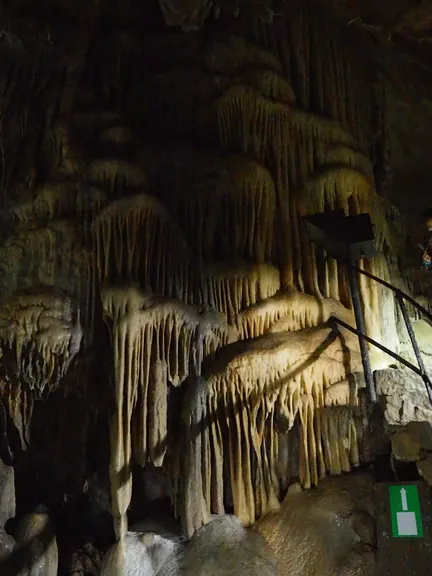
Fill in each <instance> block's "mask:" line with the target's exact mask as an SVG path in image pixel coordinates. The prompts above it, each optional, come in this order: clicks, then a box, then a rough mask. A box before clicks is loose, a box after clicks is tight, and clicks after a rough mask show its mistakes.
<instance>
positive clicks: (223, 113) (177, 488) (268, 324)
mask: <svg viewBox="0 0 432 576" xmlns="http://www.w3.org/2000/svg"><path fill="white" fill-rule="evenodd" d="M192 4H194V5H193V6H192ZM192 4H191V5H190V6H189V7H191V6H192V8H193V10H192V12H193V13H194V14H195V15H196V14H201V12H200V11H201V10H204V11H205V10H206V9H207V8H206V7H207V5H208V4H209V3H206V2H196V3H192ZM195 4H196V6H195ZM163 9H164V13H165V14H167V12H169V14H170V18H171V21H170V24H176V25H178V24H181V23H182V22H183V20H182V18H181V16H180V17H179V18H177V15H178V14H179V13H181V12H179V11H178V10H177V8H176V3H173V2H163ZM101 10H102V8H101ZM116 14H117V13H115V12H111V11H109V10H108V9H107V12H106V13H104V18H105V20H101V23H99V24H94V29H93V31H92V32H91V38H92V41H91V43H89V45H88V50H87V52H86V54H85V56H83V55H82V53H80V54H81V56H80V58H81V60H79V59H78V60H79V62H78V61H77V60H76V59H75V60H73V66H72V68H73V70H72V72H73V74H72V72H71V71H69V72H70V76H68V78H69V82H70V84H68V91H67V94H66V95H64V94H63V97H64V99H63V100H61V105H60V106H59V107H57V106H53V107H52V108H50V109H49V112H47V113H46V117H44V120H45V124H44V126H45V129H44V130H43V135H42V137H41V142H40V146H39V150H38V160H37V162H36V161H35V165H34V166H32V168H31V170H30V169H29V170H28V174H29V175H31V178H30V176H29V179H28V181H27V180H26V181H25V182H21V183H20V186H17V187H16V189H14V191H13V192H11V191H9V193H8V195H5V196H4V198H3V205H4V206H7V209H6V213H7V219H6V220H7V223H8V229H7V233H5V234H4V236H3V238H2V245H1V247H0V266H1V269H0V273H1V276H0V289H1V293H0V347H1V350H2V354H3V357H2V361H1V367H2V374H1V376H2V379H1V394H2V399H3V402H4V403H5V404H6V405H7V407H8V410H9V416H10V418H11V419H12V420H13V422H14V423H15V426H16V427H17V428H18V429H19V430H20V435H21V437H22V439H23V440H22V442H21V444H22V446H23V447H24V448H25V447H26V446H27V445H30V446H31V445H32V429H31V428H32V427H31V421H32V413H33V410H34V408H35V406H40V405H42V404H44V403H46V402H48V401H49V399H48V396H49V395H55V394H56V393H57V394H58V396H61V395H62V394H63V395H64V396H66V397H68V396H71V395H72V396H73V397H79V398H81V399H84V400H83V404H82V405H83V406H84V404H85V409H83V411H82V414H78V413H77V416H76V418H77V422H78V423H77V428H79V434H77V435H75V436H74V435H73V434H72V436H71V437H72V438H74V440H73V441H72V440H70V442H71V444H73V443H74V442H75V443H81V444H80V445H83V446H85V445H86V442H88V440H89V438H90V437H91V432H90V430H91V422H93V423H94V419H95V418H96V415H101V417H102V418H105V419H106V420H109V426H107V430H106V438H105V439H106V441H107V442H108V436H109V438H110V440H109V443H110V456H109V458H110V463H109V474H110V482H111V506H112V513H113V517H114V528H115V533H116V536H117V537H118V538H121V537H123V536H124V535H125V533H126V531H127V528H128V523H127V511H128V508H129V507H130V504H131V501H132V500H133V498H132V497H133V492H132V489H133V482H132V480H133V472H132V468H133V464H139V465H140V466H145V465H147V464H152V465H154V466H156V467H163V469H164V471H165V472H166V474H167V475H168V477H169V478H170V480H171V484H172V502H173V506H174V508H175V511H176V513H177V514H179V515H180V516H181V518H182V521H183V527H184V530H185V533H186V535H187V536H192V534H193V533H194V532H195V531H196V530H198V529H199V528H200V527H201V526H202V525H203V524H205V523H206V522H207V521H208V519H209V518H210V515H211V514H223V513H231V512H234V514H235V515H236V516H237V517H238V518H240V520H241V521H242V522H243V523H244V524H246V525H249V524H252V523H253V522H254V521H255V520H256V519H257V518H259V517H260V516H262V515H264V514H265V512H267V511H268V510H270V509H272V508H274V507H275V506H277V505H278V502H279V501H281V500H282V499H283V498H284V495H285V493H286V490H287V488H288V486H289V484H291V483H292V482H293V481H295V480H299V481H300V483H301V485H302V486H303V487H304V488H310V487H311V486H315V485H316V484H317V483H318V482H319V480H320V479H322V478H323V477H324V476H325V475H327V474H340V473H341V472H343V471H345V472H347V471H349V470H350V469H351V468H352V467H353V466H357V465H358V464H359V463H360V462H361V460H362V454H361V437H362V424H361V417H360V410H359V406H358V391H357V389H356V385H355V382H354V380H353V379H352V378H351V374H352V373H353V372H356V371H358V370H360V369H361V363H360V361H359V353H358V349H357V342H356V340H355V338H353V337H352V335H351V334H350V333H346V332H345V331H337V330H335V329H334V328H332V327H329V326H328V325H327V324H326V323H327V321H328V320H329V318H330V317H332V316H338V317H340V318H341V319H343V320H344V321H346V322H348V323H349V324H354V318H353V314H352V310H351V307H350V306H351V305H350V295H349V284H348V280H347V273H346V269H345V267H344V265H342V264H340V263H338V262H336V261H335V260H333V259H332V258H330V257H329V256H328V255H327V254H325V253H324V252H323V251H321V250H320V249H317V248H316V247H315V246H314V245H312V244H311V243H310V241H309V239H308V237H307V235H306V232H305V229H304V226H303V223H302V217H303V216H306V215H308V214H313V213H316V212H320V211H329V210H334V209H339V208H340V209H343V211H344V213H345V214H347V215H356V214H360V213H363V212H368V213H370V214H371V217H372V219H373V224H374V228H375V236H376V244H377V249H378V250H379V251H380V253H381V254H382V255H381V256H379V257H377V258H375V259H374V260H371V261H369V262H364V263H362V264H361V265H362V266H363V267H364V268H365V270H367V271H368V272H371V273H373V274H375V275H377V276H379V277H381V278H383V279H384V280H389V279H390V272H389V267H388V264H387V261H386V259H385V257H384V255H383V254H386V252H388V251H389V250H390V248H389V246H390V245H389V242H390V239H389V234H388V227H387V223H386V219H385V210H384V209H383V208H382V203H381V201H380V198H379V196H378V195H377V192H376V189H375V184H374V169H373V161H374V151H375V149H376V148H377V147H378V146H379V144H380V143H379V142H378V139H377V137H376V135H377V134H379V133H380V131H382V130H381V129H382V126H381V120H382V119H381V118H380V116H379V114H377V113H376V110H377V107H376V102H375V99H374V98H375V95H374V91H373V86H372V80H373V79H372V78H371V77H369V72H368V70H367V67H365V65H364V63H363V62H362V59H361V58H359V57H358V55H357V56H356V54H355V52H350V50H349V48H348V46H347V45H346V42H345V39H344V38H343V37H342V36H341V35H340V34H339V32H338V29H337V28H336V27H335V26H333V25H332V24H331V22H330V21H329V20H328V19H326V18H325V16H324V15H323V14H321V13H320V12H319V11H318V8H316V7H315V5H314V3H313V2H304V3H301V5H300V4H299V5H292V6H291V5H290V6H286V7H285V8H284V11H283V13H282V14H281V15H279V16H278V17H277V18H276V17H275V18H273V21H272V22H271V23H268V22H265V19H264V20H263V19H262V18H261V17H259V16H256V17H255V16H254V15H253V14H252V15H251V14H248V15H247V16H245V17H243V18H238V19H236V18H231V16H230V14H225V16H224V18H223V19H222V20H220V21H218V22H219V23H218V24H217V25H212V26H209V27H208V29H205V30H204V31H203V32H199V33H198V32H197V33H193V34H189V35H186V34H180V33H173V34H171V33H167V31H166V29H165V30H164V31H163V32H161V33H160V34H154V35H150V34H144V35H143V34H141V33H134V32H133V31H130V30H129V31H128V32H125V31H124V30H123V29H120V30H119V29H117V28H116V30H117V31H114V32H113V30H112V28H110V26H108V25H106V24H107V22H111V24H112V22H113V21H114V20H115V16H116ZM110 19H111V20H110ZM204 19H205V18H204ZM91 22H92V23H94V22H99V21H97V20H92V21H91ZM103 24H104V25H103ZM105 25H106V26H105ZM74 54H75V57H76V58H78V56H77V54H78V53H76V52H74ZM78 55H79V54H78ZM155 55H157V57H156V56H155ZM77 70H78V71H79V74H78V72H77ZM71 78H72V79H75V83H73V82H72V80H71ZM78 80H79V81H78ZM71 85H73V89H72V88H71V89H70V91H69V88H70V86H71ZM66 96H67V98H66ZM360 287H361V296H362V300H363V304H364V309H365V316H366V323H367V329H368V334H369V335H370V336H371V337H372V338H375V339H376V340H378V341H385V342H386V345H387V346H389V347H390V348H393V349H397V346H398V340H397V331H396V324H395V322H396V320H395V315H394V302H393V299H392V297H391V296H390V297H389V296H388V295H387V296H385V295H384V293H383V291H382V290H381V288H380V287H379V285H378V284H374V283H371V282H370V281H369V280H368V279H367V278H365V277H360ZM386 307H387V308H386ZM386 309H388V311H389V314H388V318H387V319H386V323H385V325H383V323H382V317H381V312H382V311H383V310H386ZM371 355H372V360H373V364H374V367H386V365H387V364H386V361H385V360H384V359H383V358H382V356H381V355H378V354H375V353H374V352H372V354H371ZM387 363H388V362H387ZM178 389H179V390H180V394H179V395H178V394H177V393H176V390H178ZM179 397H180V400H179ZM77 412H79V410H77ZM18 414H19V415H20V418H21V421H19V423H18V416H17V415H18ZM107 415H108V416H107ZM108 428H109V432H108ZM39 436H40V435H39ZM75 449H76V447H75ZM82 451H83V454H84V452H86V450H85V449H82ZM88 451H89V452H91V450H90V449H89V450H88ZM102 451H103V450H102ZM78 452H79V450H78ZM98 452H99V450H98V449H94V453H98ZM91 454H93V453H91ZM86 458H87V460H88V461H91V456H89V455H88V454H87V455H86V456H83V460H84V461H85V459H86ZM101 460H103V458H101ZM86 462H87V461H86ZM87 463H88V462H87ZM105 464H106V467H107V468H108V462H105ZM89 466H90V465H89ZM85 467H86V464H82V466H81V468H85ZM81 468H80V478H79V480H80V481H82V480H83V479H84V477H85V475H86V474H88V470H85V469H83V470H81Z"/></svg>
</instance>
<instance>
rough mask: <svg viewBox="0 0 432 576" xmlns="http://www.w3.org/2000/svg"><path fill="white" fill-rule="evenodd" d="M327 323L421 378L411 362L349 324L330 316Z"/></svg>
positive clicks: (418, 369)
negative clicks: (345, 331)
mask: <svg viewBox="0 0 432 576" xmlns="http://www.w3.org/2000/svg"><path fill="white" fill-rule="evenodd" d="M329 323H335V324H339V325H340V326H342V327H343V328H346V329H347V330H349V331H350V332H352V333H353V334H356V335H357V336H358V337H359V338H363V340H366V342H369V344H372V345H373V346H376V347H377V348H379V349H380V350H381V351H382V352H386V354H388V355H389V356H391V357H392V358H394V359H395V360H397V361H398V362H400V363H401V364H404V365H405V366H406V367H407V368H410V369H411V370H412V371H413V372H415V373H416V374H418V375H419V376H423V372H422V371H421V370H420V368H418V367H417V366H415V365H414V364H411V362H409V361H408V360H405V358H402V356H399V354H396V352H393V351H392V350H389V348H386V346H383V344H380V343H379V342H377V341H376V340H374V339H373V338H369V336H366V334H363V333H361V332H360V331H359V330H357V329H356V328H354V327H353V326H350V325H349V324H347V323H346V322H344V321H343V320H340V318H336V316H332V317H331V318H329Z"/></svg>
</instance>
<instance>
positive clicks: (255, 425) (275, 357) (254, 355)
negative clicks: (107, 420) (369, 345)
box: [180, 327, 359, 535]
mask: <svg viewBox="0 0 432 576" xmlns="http://www.w3.org/2000/svg"><path fill="white" fill-rule="evenodd" d="M344 350H345V346H344V345H342V344H341V341H340V340H339V339H338V337H337V335H336V334H333V333H332V332H331V331H330V330H328V329H326V328H322V327H320V328H313V329H308V330H303V331H302V332H301V333H296V334H293V333H286V332H284V333H275V334H271V335H267V336H263V337H261V338H256V339H254V340H250V341H247V342H239V343H235V344H232V345H231V346H228V347H226V348H224V349H223V350H221V351H220V352H218V353H217V355H216V358H215V359H209V360H208V361H206V362H205V363H204V366H203V376H202V380H201V384H200V385H199V387H198V388H196V387H195V386H194V384H193V382H192V383H191V384H190V389H189V393H188V394H189V396H188V398H189V399H188V400H187V401H186V407H187V412H186V413H187V414H191V413H192V412H193V411H194V410H197V409H198V405H199V406H200V407H201V408H200V411H199V413H200V416H199V423H198V424H197V426H196V427H195V428H196V429H195V431H194V432H193V433H192V436H188V440H187V446H188V453H189V454H191V453H192V452H193V453H194V454H196V456H194V460H193V462H191V463H190V467H189V468H186V469H184V470H183V479H182V480H181V482H182V491H181V496H180V502H181V503H180V507H181V509H182V515H183V517H184V518H186V519H187V518H189V514H190V512H189V510H193V511H194V512H193V514H194V519H193V521H192V519H191V520H186V530H187V533H188V534H189V535H190V534H191V533H193V531H194V530H196V529H197V527H198V526H199V525H200V524H201V523H204V522H206V512H205V511H206V510H207V511H208V510H210V511H212V503H213V502H214V501H216V503H218V502H219V503H220V502H222V501H223V494H224V480H223V474H222V471H221V466H220V464H218V463H220V462H221V459H222V458H224V459H226V458H227V456H226V455H225V454H226V451H228V457H229V470H230V472H229V478H230V480H229V481H230V489H231V490H232V494H233V503H234V511H235V514H236V515H237V516H238V517H239V518H240V519H241V520H242V521H243V522H244V523H246V524H248V523H251V522H253V521H254V520H255V517H256V515H257V511H258V513H259V514H264V513H265V511H266V510H267V509H268V508H269V507H272V506H274V505H276V504H277V501H278V494H279V480H278V478H277V459H278V450H277V448H276V442H277V440H276V438H275V436H274V434H275V431H274V429H273V426H272V425H270V431H271V433H270V435H269V434H268V433H266V423H267V422H272V419H273V418H274V413H275V410H277V412H278V413H279V414H280V415H281V416H283V417H284V418H286V419H287V420H288V421H289V422H290V427H291V426H292V425H293V423H294V421H295V420H296V419H299V425H300V431H301V450H300V461H299V467H300V478H301V482H302V484H303V486H304V487H310V486H311V485H315V484H316V483H317V482H318V480H319V478H320V477H322V476H323V475H324V474H325V472H326V471H327V470H329V471H330V472H334V471H335V470H336V469H338V468H339V469H340V470H346V469H347V468H348V467H349V466H350V465H356V464H358V462H359V460H358V448H357V447H354V446H353V445H354V444H356V443H357V441H358V440H357V436H356V434H355V433H354V430H355V426H354V422H353V415H352V413H351V411H350V410H349V409H348V408H347V409H346V412H345V413H344V414H345V416H344V417H343V418H342V419H341V417H340V416H339V412H338V413H337V414H335V415H334V416H333V413H332V412H325V414H326V417H325V418H326V419H324V420H323V418H324V416H323V410H324V408H325V403H324V399H325V391H326V390H327V389H328V388H329V387H331V385H334V384H336V383H338V382H341V381H343V380H344V379H346V376H347V373H348V372H349V371H353V370H355V369H356V367H358V366H359V355H358V353H357V352H356V351H355V350H352V351H351V364H350V366H347V365H346V358H345V351H344ZM338 398H339V399H340V398H341V396H339V397H338ZM350 398H351V397H350ZM215 399H217V400H216V401H215ZM354 401H356V400H354ZM194 407H195V408H194ZM344 408H345V407H344ZM216 422H217V423H218V426H220V427H223V428H224V429H225V436H226V437H227V442H224V444H223V450H221V444H220V440H218V438H220V435H219V433H218V429H217V426H216ZM189 424H190V423H189ZM189 424H186V429H187V428H188V426H189ZM335 429H336V430H337V432H336V433H333V432H334V431H335ZM184 448H185V446H184V445H183V444H182V447H181V448H180V449H181V450H182V449H184ZM208 451H210V454H207V452H208ZM251 454H253V457H254V462H255V466H256V467H257V471H255V472H252V465H251V462H250V458H251ZM213 463H214V464H213ZM197 470H201V471H202V479H201V485H197ZM252 474H253V477H254V478H255V483H253V482H252V476H251V475H252ZM192 479H193V480H192ZM192 486H193V488H192ZM226 489H227V487H226V486H225V490H226ZM200 494H202V500H203V501H202V502H200ZM212 494H216V495H218V496H217V498H215V499H213V498H212V497H211V495H212ZM217 506H218V509H220V506H221V504H217ZM203 511H204V512H203Z"/></svg>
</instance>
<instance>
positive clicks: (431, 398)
mask: <svg viewBox="0 0 432 576" xmlns="http://www.w3.org/2000/svg"><path fill="white" fill-rule="evenodd" d="M396 300H397V301H398V303H399V306H400V309H401V312H402V316H403V319H404V321H405V326H406V329H407V331H408V336H409V337H410V340H411V344H412V347H413V350H414V354H415V357H416V358H417V362H418V365H419V368H420V370H421V372H422V378H423V382H424V384H425V386H426V392H427V394H428V397H429V401H430V403H431V404H432V387H431V381H430V378H429V376H428V374H427V372H426V368H425V365H424V362H423V357H422V355H421V352H420V348H419V346H418V343H417V338H416V337H415V334H414V330H413V327H412V324H411V320H410V318H409V314H408V310H407V308H406V306H405V302H404V296H403V294H402V292H400V291H397V292H396Z"/></svg>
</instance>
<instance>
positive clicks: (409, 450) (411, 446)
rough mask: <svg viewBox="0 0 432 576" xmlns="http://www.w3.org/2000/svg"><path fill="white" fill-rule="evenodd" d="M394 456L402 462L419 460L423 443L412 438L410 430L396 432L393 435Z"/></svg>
mask: <svg viewBox="0 0 432 576" xmlns="http://www.w3.org/2000/svg"><path fill="white" fill-rule="evenodd" d="M391 447H392V453H393V456H394V457H395V458H396V460H400V461H401V462H417V460H420V458H421V456H420V454H421V450H422V447H421V444H419V443H418V442H416V440H415V439H414V438H412V437H411V436H410V434H409V432H405V431H400V432H396V433H395V434H393V435H392V437H391Z"/></svg>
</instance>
